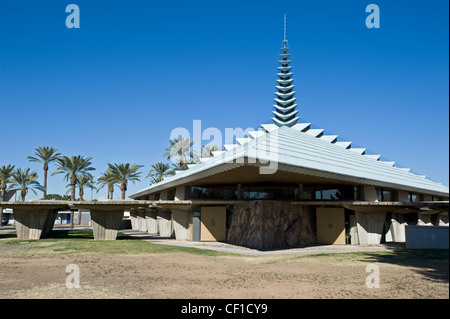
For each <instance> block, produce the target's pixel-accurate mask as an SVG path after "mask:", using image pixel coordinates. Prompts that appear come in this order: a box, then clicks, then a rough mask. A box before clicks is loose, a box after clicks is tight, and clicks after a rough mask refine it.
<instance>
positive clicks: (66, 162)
mask: <svg viewBox="0 0 450 319" xmlns="http://www.w3.org/2000/svg"><path fill="white" fill-rule="evenodd" d="M91 160H92V157H87V158H84V157H83V156H81V155H77V156H62V157H60V158H58V159H57V162H58V166H57V167H56V171H55V172H54V173H53V174H52V176H53V175H56V174H61V173H63V174H66V175H64V180H66V181H70V187H71V194H70V200H71V201H74V200H75V185H76V183H77V181H78V178H77V176H80V175H86V176H87V177H89V178H90V179H92V180H93V179H94V178H93V177H92V175H91V174H90V173H89V171H93V170H95V168H93V167H91V165H92V162H91ZM73 216H74V213H73V210H71V211H70V228H73Z"/></svg>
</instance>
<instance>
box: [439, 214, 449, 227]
mask: <svg viewBox="0 0 450 319" xmlns="http://www.w3.org/2000/svg"><path fill="white" fill-rule="evenodd" d="M448 225H449V224H448V213H439V215H438V225H437V226H448Z"/></svg>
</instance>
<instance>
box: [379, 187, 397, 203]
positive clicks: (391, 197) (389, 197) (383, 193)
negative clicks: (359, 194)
mask: <svg viewBox="0 0 450 319" xmlns="http://www.w3.org/2000/svg"><path fill="white" fill-rule="evenodd" d="M375 190H376V192H377V198H378V201H380V202H393V201H395V191H393V190H389V189H384V188H375Z"/></svg>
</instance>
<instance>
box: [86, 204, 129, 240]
mask: <svg viewBox="0 0 450 319" xmlns="http://www.w3.org/2000/svg"><path fill="white" fill-rule="evenodd" d="M122 218H123V209H117V210H91V220H92V229H93V231H94V239H95V240H115V239H116V238H117V233H118V232H119V227H120V222H121V221H122Z"/></svg>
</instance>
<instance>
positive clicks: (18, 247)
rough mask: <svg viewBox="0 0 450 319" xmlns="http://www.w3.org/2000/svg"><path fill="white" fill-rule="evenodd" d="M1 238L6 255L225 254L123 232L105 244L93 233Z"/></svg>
mask: <svg viewBox="0 0 450 319" xmlns="http://www.w3.org/2000/svg"><path fill="white" fill-rule="evenodd" d="M2 238H3V240H0V252H6V251H8V250H11V248H13V249H12V251H14V253H15V254H18V253H24V254H50V253H54V254H58V253H61V254H73V253H104V254H159V253H173V252H184V253H190V254H196V255H203V256H218V255H226V254H225V253H220V252H216V251H212V250H204V249H198V248H190V247H178V246H168V245H158V244H152V243H149V242H146V241H143V240H139V239H136V238H133V237H131V236H129V235H126V234H123V233H121V232H119V233H118V235H117V240H105V241H103V240H102V241H101V240H94V234H93V232H92V230H52V231H51V233H50V234H49V235H48V237H47V238H43V239H39V240H18V239H14V238H15V231H11V232H7V233H2V234H0V239H2ZM9 238H11V239H9ZM2 247H3V248H2Z"/></svg>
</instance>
